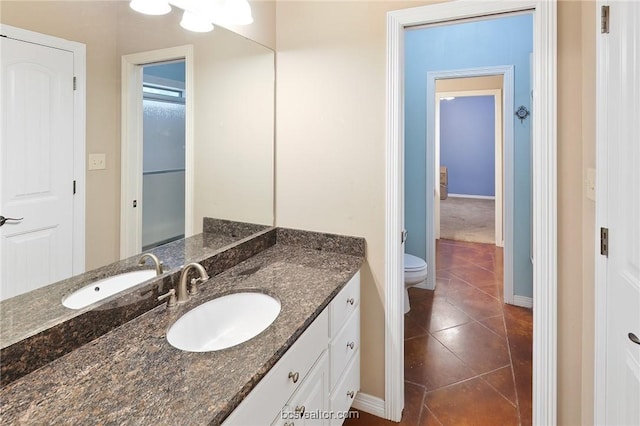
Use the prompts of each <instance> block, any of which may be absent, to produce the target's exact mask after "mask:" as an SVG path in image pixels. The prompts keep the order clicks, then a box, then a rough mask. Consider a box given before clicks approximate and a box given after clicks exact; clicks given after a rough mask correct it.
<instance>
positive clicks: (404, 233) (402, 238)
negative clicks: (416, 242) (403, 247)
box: [400, 229, 409, 244]
mask: <svg viewBox="0 0 640 426" xmlns="http://www.w3.org/2000/svg"><path fill="white" fill-rule="evenodd" d="M408 236H409V233H408V232H407V230H406V229H403V230H402V233H401V234H400V244H404V243H406V242H407V237H408Z"/></svg>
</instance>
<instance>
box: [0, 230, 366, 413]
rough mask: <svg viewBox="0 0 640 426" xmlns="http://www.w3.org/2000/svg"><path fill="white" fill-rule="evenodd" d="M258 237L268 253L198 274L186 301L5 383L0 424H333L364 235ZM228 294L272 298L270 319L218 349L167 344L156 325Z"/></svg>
mask: <svg viewBox="0 0 640 426" xmlns="http://www.w3.org/2000/svg"><path fill="white" fill-rule="evenodd" d="M263 238H266V239H267V240H268V241H270V242H271V243H270V245H269V246H268V247H266V248H264V249H262V250H261V251H259V252H258V253H257V254H254V255H252V256H251V257H249V258H247V259H246V260H244V261H241V262H240V263H237V264H236V265H235V266H233V267H230V268H229V269H227V270H224V271H223V272H221V273H218V274H217V275H215V276H214V273H212V272H211V271H209V275H211V276H212V278H210V279H209V280H207V281H205V282H204V283H201V284H200V285H199V288H200V292H199V293H198V294H197V295H195V296H193V297H191V299H190V300H189V301H188V302H186V303H184V304H182V305H178V306H177V307H175V308H167V306H166V305H165V304H162V305H160V306H156V307H154V308H152V309H150V310H149V311H148V312H146V313H144V314H142V315H140V316H138V317H137V318H135V319H132V320H130V321H128V322H126V323H124V324H123V325H121V326H120V327H118V328H115V329H113V330H111V331H110V332H108V333H106V334H104V335H102V336H101V337H99V338H97V339H95V340H93V341H91V342H89V343H87V344H84V345H83V346H81V347H79V348H77V349H75V350H73V351H72V352H70V353H68V354H66V355H64V356H62V357H60V358H58V359H56V360H54V361H52V362H49V363H48V364H46V365H44V366H43V367H41V368H39V369H38V370H36V371H33V372H31V373H29V374H27V375H25V376H24V377H21V378H19V379H17V380H15V381H13V382H11V383H9V384H8V385H7V386H5V387H4V388H2V389H1V390H0V418H2V419H3V422H7V423H11V424H20V423H23V424H57V423H72V424H96V423H102V424H123V423H129V424H221V423H223V422H224V424H229V425H231V424H278V425H285V424H288V425H294V424H297V425H300V424H311V423H313V424H316V423H315V422H317V421H319V423H320V424H327V425H329V424H331V425H333V424H341V423H342V418H339V417H342V416H341V415H340V413H342V412H343V411H346V410H348V409H349V407H350V406H351V403H352V402H353V398H355V395H356V394H357V391H358V389H359V379H360V377H359V376H360V366H359V348H360V344H359V341H360V338H359V337H360V336H359V333H360V315H359V314H360V303H359V299H360V292H359V291H360V289H359V272H358V271H359V269H360V267H361V264H362V261H363V257H364V240H363V239H360V238H351V237H342V236H335V235H326V234H317V233H312V232H306V231H294V230H288V229H272V230H269V231H266V235H265V236H263ZM218 262H219V261H218ZM206 263H207V262H206V261H205V262H204V263H203V265H205V264H206ZM205 267H207V269H210V268H214V267H215V262H214V263H210V264H208V265H205ZM165 290H166V289H165ZM237 292H261V293H265V294H267V295H269V296H271V297H273V298H276V299H277V300H279V301H280V303H281V311H280V314H279V315H278V317H277V318H276V319H275V321H274V322H273V323H272V324H271V325H270V326H269V327H268V328H267V329H266V330H264V331H263V332H262V333H260V334H259V335H257V336H256V337H254V338H252V339H250V340H248V341H246V342H244V343H241V344H239V345H237V346H233V347H230V348H228V349H223V350H220V351H215V352H187V351H182V350H179V349H176V348H174V347H173V346H171V345H170V344H169V343H168V341H167V339H166V334H167V330H168V329H169V328H170V327H171V325H173V324H174V323H175V322H176V321H177V320H178V319H179V318H180V317H182V315H184V314H185V313H186V312H188V311H190V310H191V309H193V308H195V307H197V306H199V305H201V304H203V303H205V302H207V301H210V300H212V299H215V298H218V297H221V296H224V295H228V294H231V293H237ZM294 379H295V380H294ZM296 410H297V411H296ZM331 411H333V417H334V418H330V417H331V414H329V413H331ZM305 413H306V416H305ZM247 416H249V417H247ZM318 416H321V417H322V419H320V420H317V417H318Z"/></svg>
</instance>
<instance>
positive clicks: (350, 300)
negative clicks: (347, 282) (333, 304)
mask: <svg viewBox="0 0 640 426" xmlns="http://www.w3.org/2000/svg"><path fill="white" fill-rule="evenodd" d="M347 303H348V304H350V305H351V306H353V304H354V303H356V301H355V299H354V298H353V297H350V298H348V299H347Z"/></svg>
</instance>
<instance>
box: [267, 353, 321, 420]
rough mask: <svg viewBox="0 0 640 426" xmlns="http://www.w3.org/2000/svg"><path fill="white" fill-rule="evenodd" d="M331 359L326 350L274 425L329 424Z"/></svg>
mask: <svg viewBox="0 0 640 426" xmlns="http://www.w3.org/2000/svg"><path fill="white" fill-rule="evenodd" d="M328 410H329V360H328V359H327V353H326V352H324V353H323V354H322V356H321V357H320V359H318V361H317V362H316V364H315V365H314V366H313V369H312V370H311V371H310V372H309V375H308V376H307V377H306V378H305V379H304V383H302V385H301V386H300V388H299V389H298V390H297V391H296V392H295V393H294V394H293V396H292V397H291V399H290V400H289V401H288V402H287V405H285V406H284V407H283V409H282V412H281V413H279V414H278V416H277V417H276V419H275V421H274V422H273V423H272V426H292V425H293V426H329V420H328V419H327V418H325V416H323V413H327V411H328Z"/></svg>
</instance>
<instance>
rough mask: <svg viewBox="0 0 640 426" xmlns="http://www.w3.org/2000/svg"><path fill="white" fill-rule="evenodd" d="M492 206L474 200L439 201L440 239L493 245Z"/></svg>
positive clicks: (493, 203) (493, 211) (448, 199)
mask: <svg viewBox="0 0 640 426" xmlns="http://www.w3.org/2000/svg"><path fill="white" fill-rule="evenodd" d="M494 205H495V201H494V200H479V199H475V198H458V197H455V198H454V197H449V198H447V199H446V200H440V238H445V239H448V240H458V241H472V242H475V243H488V244H495V242H496V235H495V207H494Z"/></svg>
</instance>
